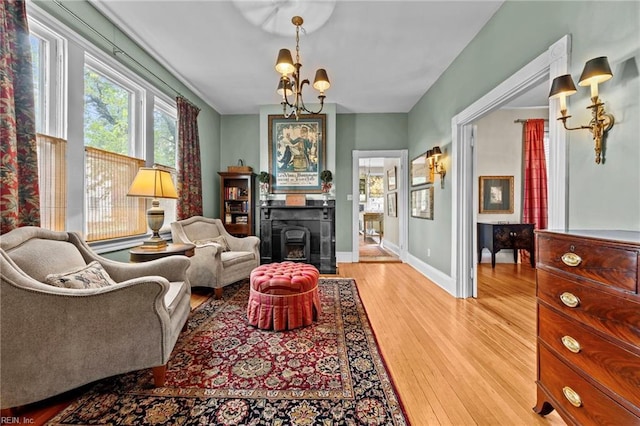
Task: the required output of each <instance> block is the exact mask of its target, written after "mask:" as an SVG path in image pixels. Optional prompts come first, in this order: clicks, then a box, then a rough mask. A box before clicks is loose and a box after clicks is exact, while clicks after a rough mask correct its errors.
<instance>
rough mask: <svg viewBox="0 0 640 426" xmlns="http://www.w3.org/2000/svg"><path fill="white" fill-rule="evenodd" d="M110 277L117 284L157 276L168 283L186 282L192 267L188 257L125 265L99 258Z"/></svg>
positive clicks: (164, 258) (171, 257)
mask: <svg viewBox="0 0 640 426" xmlns="http://www.w3.org/2000/svg"><path fill="white" fill-rule="evenodd" d="M98 257H99V259H98V261H99V262H100V263H101V264H102V266H104V269H105V270H106V271H107V273H108V274H109V276H111V278H113V280H114V281H116V282H123V281H127V280H131V279H134V278H138V277H145V276H150V275H156V276H160V277H163V278H166V279H167V280H168V281H186V279H187V269H188V268H189V266H190V265H191V262H190V261H189V258H188V257H186V256H169V257H163V258H160V259H155V260H150V261H149V262H142V263H123V262H118V261H115V260H111V259H107V258H104V257H100V256H98Z"/></svg>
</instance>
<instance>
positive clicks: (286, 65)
mask: <svg viewBox="0 0 640 426" xmlns="http://www.w3.org/2000/svg"><path fill="white" fill-rule="evenodd" d="M295 70H296V68H295V67H294V66H293V59H291V52H290V51H289V49H280V51H279V52H278V60H277V61H276V71H278V72H279V73H280V74H282V75H287V74H291V73H293V72H294V71H295Z"/></svg>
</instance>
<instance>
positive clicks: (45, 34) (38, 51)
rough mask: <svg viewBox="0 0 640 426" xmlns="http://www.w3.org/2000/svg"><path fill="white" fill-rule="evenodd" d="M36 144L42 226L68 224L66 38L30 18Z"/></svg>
mask: <svg viewBox="0 0 640 426" xmlns="http://www.w3.org/2000/svg"><path fill="white" fill-rule="evenodd" d="M29 27H30V31H29V42H30V45H31V57H32V75H33V89H34V101H35V102H34V106H35V119H36V132H37V133H38V134H37V137H36V143H37V150H38V185H39V187H40V226H42V227H43V228H46V229H51V230H54V231H63V230H64V229H65V227H66V205H67V179H66V169H67V163H66V146H67V142H66V140H64V139H60V138H58V137H55V136H60V137H62V136H64V125H63V124H62V122H63V116H64V105H65V104H66V102H65V97H64V95H63V88H64V87H65V84H64V81H65V79H64V67H63V66H62V64H63V59H64V56H65V52H66V43H65V40H64V38H63V37H62V36H61V35H59V34H58V33H56V32H54V31H52V30H51V29H49V28H47V27H45V26H44V25H42V24H40V22H39V21H37V20H33V19H30V22H29Z"/></svg>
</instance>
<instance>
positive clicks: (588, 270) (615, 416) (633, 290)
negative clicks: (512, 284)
mask: <svg viewBox="0 0 640 426" xmlns="http://www.w3.org/2000/svg"><path fill="white" fill-rule="evenodd" d="M639 258H640V232H626V231H573V232H571V231H570V232H551V231H538V253H537V259H538V264H537V271H536V274H537V300H538V380H537V388H538V400H537V403H536V406H535V407H534V411H535V412H536V413H538V414H540V415H545V414H548V413H550V412H551V411H552V410H553V409H554V408H555V409H556V410H557V411H558V413H559V414H560V415H561V416H562V418H563V419H564V420H565V421H566V422H567V424H570V425H572V424H576V425H591V424H593V425H604V424H612V425H613V424H616V425H638V424H640V295H639V292H638V290H639V289H638V277H639V273H640V269H639V267H638V264H639Z"/></svg>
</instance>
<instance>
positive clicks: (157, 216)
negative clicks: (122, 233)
mask: <svg viewBox="0 0 640 426" xmlns="http://www.w3.org/2000/svg"><path fill="white" fill-rule="evenodd" d="M127 196H130V197H147V198H152V201H151V208H150V209H149V210H147V222H148V224H149V228H150V229H151V231H152V232H153V235H152V236H151V238H149V239H148V240H146V241H145V242H144V244H143V246H142V247H143V248H149V249H162V248H164V247H166V246H167V242H166V241H165V240H163V239H162V237H160V232H159V231H160V228H162V224H163V223H164V209H162V207H160V201H159V200H158V198H178V193H177V192H176V188H175V186H174V185H173V180H172V179H171V173H169V172H168V171H166V170H162V169H156V168H150V167H140V169H138V174H137V175H136V177H135V178H134V179H133V183H132V184H131V186H130V187H129V192H128V193H127Z"/></svg>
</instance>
